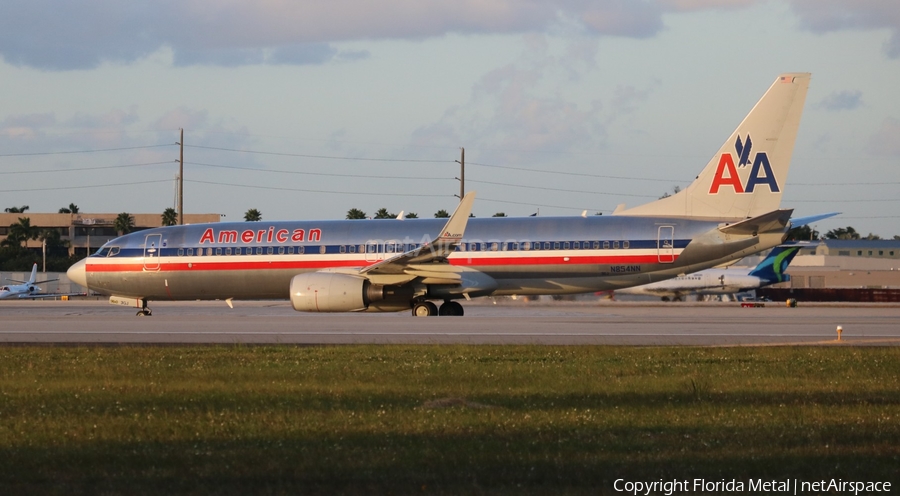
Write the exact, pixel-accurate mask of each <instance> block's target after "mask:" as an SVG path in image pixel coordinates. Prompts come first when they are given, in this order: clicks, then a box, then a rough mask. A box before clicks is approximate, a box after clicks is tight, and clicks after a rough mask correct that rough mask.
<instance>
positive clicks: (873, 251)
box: [775, 239, 900, 288]
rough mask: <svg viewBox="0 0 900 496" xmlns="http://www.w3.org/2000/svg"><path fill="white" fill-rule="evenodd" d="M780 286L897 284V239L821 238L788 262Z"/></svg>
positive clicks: (899, 285) (899, 262)
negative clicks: (784, 278)
mask: <svg viewBox="0 0 900 496" xmlns="http://www.w3.org/2000/svg"><path fill="white" fill-rule="evenodd" d="M788 273H789V274H790V275H791V280H790V281H789V282H787V283H783V284H779V285H776V286H775V287H782V288H900V240H867V239H855V240H843V239H825V240H822V241H820V242H819V244H818V245H817V246H815V247H810V248H808V249H807V248H804V249H803V250H802V251H801V252H800V253H799V254H798V255H797V257H796V258H794V261H793V262H791V265H790V268H788Z"/></svg>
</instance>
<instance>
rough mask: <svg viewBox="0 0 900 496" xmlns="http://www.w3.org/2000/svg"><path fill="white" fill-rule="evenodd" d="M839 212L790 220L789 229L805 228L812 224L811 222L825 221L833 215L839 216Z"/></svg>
mask: <svg viewBox="0 0 900 496" xmlns="http://www.w3.org/2000/svg"><path fill="white" fill-rule="evenodd" d="M840 214H841V212H831V213H827V214H819V215H810V216H808V217H797V218H792V219H791V227H800V226H805V225H807V224H812V223H813V222H816V221H819V220H822V219H827V218H829V217H834V216H835V215H840Z"/></svg>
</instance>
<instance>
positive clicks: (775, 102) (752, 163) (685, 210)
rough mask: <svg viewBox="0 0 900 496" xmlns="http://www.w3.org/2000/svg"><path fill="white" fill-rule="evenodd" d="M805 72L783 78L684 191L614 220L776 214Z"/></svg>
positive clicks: (807, 77)
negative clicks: (774, 212) (773, 212)
mask: <svg viewBox="0 0 900 496" xmlns="http://www.w3.org/2000/svg"><path fill="white" fill-rule="evenodd" d="M809 80H810V74H809V73H789V74H782V75H780V76H778V77H777V78H776V79H775V82H774V83H772V86H770V87H769V90H768V91H766V93H765V94H764V95H763V97H762V98H761V99H760V100H759V102H757V103H756V105H755V106H754V107H753V109H752V110H751V111H750V113H749V114H747V117H745V118H744V120H743V122H741V124H740V125H739V126H738V128H737V129H736V130H735V131H734V132H733V133H732V134H731V136H730V137H729V138H728V139H727V140H726V141H725V143H724V144H723V145H722V147H721V148H719V151H718V152H717V153H716V154H715V155H714V156H713V158H712V159H711V160H710V161H709V163H708V164H707V165H706V168H704V169H703V171H702V172H700V175H698V176H697V178H696V179H695V180H694V182H693V183H691V184H690V185H689V186H688V187H686V188H685V189H683V190H681V191H679V192H678V193H676V194H674V195H672V196H669V197H666V198H662V199H660V200H657V201H654V202H651V203H647V204H645V205H640V206H637V207H634V208H630V209H627V210H621V211H618V212H616V213H615V214H614V215H636V216H666V217H708V218H715V219H722V220H737V219H744V218H748V217H756V216H758V215H762V214H765V213H768V212H771V211H773V210H777V209H778V207H779V204H780V203H781V194H782V192H783V191H784V185H785V182H786V181H787V174H788V168H789V167H790V165H791V154H792V153H793V150H794V141H795V140H796V138H797V129H798V128H799V126H800V116H801V114H802V113H803V104H804V102H805V101H806V91H807V89H808V88H809Z"/></svg>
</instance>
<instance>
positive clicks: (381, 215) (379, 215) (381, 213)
mask: <svg viewBox="0 0 900 496" xmlns="http://www.w3.org/2000/svg"><path fill="white" fill-rule="evenodd" d="M396 217H397V214H392V213H390V212H388V210H387V209H386V208H384V207H382V208H379V209H378V211H377V212H375V217H373V218H374V219H393V218H396Z"/></svg>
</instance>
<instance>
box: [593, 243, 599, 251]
mask: <svg viewBox="0 0 900 496" xmlns="http://www.w3.org/2000/svg"><path fill="white" fill-rule="evenodd" d="M594 249H595V250H599V249H600V242H599V241H594Z"/></svg>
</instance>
